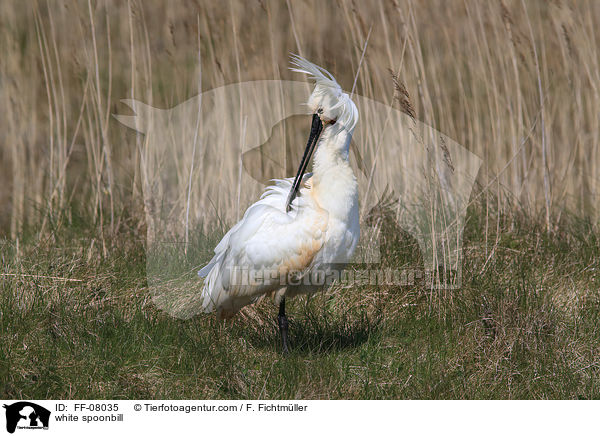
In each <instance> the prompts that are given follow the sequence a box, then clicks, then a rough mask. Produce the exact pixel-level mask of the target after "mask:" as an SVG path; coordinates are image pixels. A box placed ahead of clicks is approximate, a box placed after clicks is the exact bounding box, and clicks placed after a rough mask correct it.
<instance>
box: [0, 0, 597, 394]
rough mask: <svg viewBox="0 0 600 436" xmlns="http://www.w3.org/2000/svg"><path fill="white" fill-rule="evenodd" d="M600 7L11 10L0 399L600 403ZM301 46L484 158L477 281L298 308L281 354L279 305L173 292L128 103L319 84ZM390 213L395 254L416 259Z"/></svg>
mask: <svg viewBox="0 0 600 436" xmlns="http://www.w3.org/2000/svg"><path fill="white" fill-rule="evenodd" d="M599 20H600V3H598V2H594V1H581V2H561V1H552V2H545V1H525V2H521V1H508V0H507V1H497V2H483V1H464V2H463V1H460V2H459V1H451V2H446V1H426V2H417V1H414V2H409V1H397V2H394V1H389V2H350V1H291V0H290V1H287V2H275V1H273V2H270V1H253V2H234V1H231V2H225V3H223V2H200V1H197V2H195V1H173V2H169V3H168V4H167V3H163V2H154V1H144V2H141V1H129V2H121V1H98V2H85V1H80V2H76V1H72V2H71V1H69V2H62V1H49V2H40V1H38V2H17V1H5V2H2V3H0V53H2V55H1V57H0V102H1V104H2V107H3V109H4V110H3V114H2V116H1V117H0V184H1V185H0V186H1V188H0V204H1V205H2V208H1V209H0V237H1V238H2V239H0V245H1V247H0V254H1V258H0V268H1V269H0V274H1V275H2V276H1V277H0V329H1V330H0V335H1V336H0V397H6V398H17V397H18V398H598V397H600V385H599V383H598V381H597V380H598V375H599V374H598V372H599V366H600V361H599V357H598V356H599V351H600V338H599V335H598V329H597V325H598V321H599V312H598V309H599V306H600V298H599V293H598V282H597V281H598V275H597V272H598V268H600V261H599V255H600V253H599V251H600V250H599V248H598V247H599V236H600V233H599V232H598V228H597V223H598V212H599V210H598V204H599V202H598V195H599V194H600V191H599V190H600V168H599V165H600V155H599V149H600V146H599V138H598V136H599V134H600V129H599V127H600V125H599V123H600V122H599V118H598V114H599V113H600V95H599V92H600V90H599V88H600V68H599V62H600V58H599V54H600V53H599V51H598V44H599V39H598V36H597V28H598V24H600V23H599ZM365 47H366V48H365ZM290 52H295V53H299V54H301V55H303V56H305V57H307V58H308V59H310V60H311V61H313V62H315V63H317V64H319V65H322V66H324V67H325V68H327V69H328V70H330V71H331V72H332V73H333V74H334V75H335V76H336V78H337V80H338V81H339V82H340V83H341V84H342V86H343V87H344V88H345V89H351V88H352V86H353V83H354V80H355V77H358V79H357V82H356V93H357V94H359V95H363V96H366V97H369V98H372V99H374V100H377V101H380V102H383V103H386V104H390V105H394V106H395V107H398V108H400V109H401V110H404V111H405V112H411V111H412V112H414V115H415V117H416V119H418V120H420V121H422V122H424V123H426V124H428V125H431V126H433V127H435V128H436V129H438V130H440V131H441V132H443V133H444V134H446V135H448V136H449V137H451V138H453V139H454V140H456V141H457V142H458V143H459V144H462V145H463V146H465V147H466V148H467V149H469V150H470V151H472V152H473V153H476V154H477V155H479V156H480V157H481V158H482V159H483V161H484V163H483V166H482V168H481V169H480V172H479V178H478V187H477V188H476V189H475V191H474V193H473V195H472V197H471V205H470V207H469V210H468V213H467V227H466V230H465V239H464V251H463V256H464V258H463V260H464V262H463V286H462V288H461V289H459V290H454V291H451V292H450V291H431V290H428V289H427V288H426V287H425V286H422V284H419V283H417V284H415V285H414V286H404V287H368V286H365V287H353V288H349V289H344V288H342V287H339V286H337V287H334V288H333V289H331V290H330V291H329V292H327V293H324V294H321V295H318V296H317V297H315V298H313V299H311V300H309V301H306V300H303V299H299V300H297V301H294V302H293V303H292V304H291V305H290V306H289V309H288V310H289V314H290V316H291V335H292V337H291V339H292V346H293V352H292V354H291V355H290V356H289V357H288V358H282V356H281V355H280V354H279V343H278V337H277V334H276V329H275V322H274V316H275V308H274V307H273V306H272V305H271V304H270V302H268V301H265V302H263V303H261V304H260V305H257V306H256V307H252V308H249V309H247V310H245V311H244V312H243V313H242V314H240V316H239V317H238V318H237V319H236V320H235V322H233V323H220V322H217V321H216V320H214V319H213V317H211V316H198V317H195V318H193V319H191V320H187V321H182V320H177V319H173V318H171V317H169V316H168V315H167V314H165V313H164V312H161V311H159V310H157V309H156V307H155V306H154V305H153V304H152V302H151V301H150V298H149V295H148V292H147V283H146V278H145V267H146V259H145V251H144V248H145V247H144V244H145V237H146V222H145V219H144V202H143V195H142V178H143V177H144V173H143V171H142V170H141V168H142V166H141V163H140V157H141V149H140V145H139V142H138V141H139V138H138V137H137V136H136V134H135V133H134V132H133V131H131V130H129V129H127V128H126V127H124V126H123V125H121V124H120V123H118V122H117V121H116V120H115V119H113V118H112V116H111V114H113V113H127V110H128V109H127V108H126V107H125V106H124V105H122V104H121V103H120V100H121V99H123V98H132V97H133V98H137V99H139V100H142V101H145V102H147V103H149V104H152V105H153V106H156V107H161V108H169V107H173V106H175V105H176V104H178V103H181V102H183V101H185V100H187V99H189V98H191V97H194V96H195V95H197V94H198V92H199V90H200V89H202V90H208V89H211V88H215V87H218V86H221V85H225V84H230V83H236V82H240V81H247V80H262V79H289V80H298V76H297V75H295V74H292V73H291V72H290V71H289V70H288V65H289V63H288V62H289V53H290ZM363 53H364V57H363ZM361 57H363V61H362V64H361ZM359 64H360V71H359V74H358V76H356V73H357V70H358V69H359ZM199 82H200V83H199ZM403 87H404V88H405V89H406V91H407V94H404V93H403V92H402V89H403ZM303 133H304V132H303ZM303 136H304V135H303ZM232 165H237V162H232ZM232 173H235V171H233V172H232ZM215 176H216V177H219V175H218V174H215ZM223 183H226V184H235V183H237V181H236V180H223ZM242 201H243V202H244V203H245V204H247V203H248V202H250V201H252V199H251V198H245V199H242ZM373 219H375V220H377V222H378V225H379V226H380V231H381V244H382V247H383V249H384V250H385V252H384V254H385V256H384V258H385V262H384V263H385V265H386V266H391V267H396V268H400V267H401V268H415V269H418V268H419V267H420V266H421V265H422V259H420V258H419V254H418V253H419V250H418V247H417V244H416V242H415V241H414V240H413V239H411V238H410V237H409V236H408V235H406V234H404V233H402V232H399V231H398V229H397V228H396V227H395V226H394V224H393V223H392V222H390V221H389V220H388V219H387V217H386V216H385V214H381V216H374V217H371V220H373ZM230 224H232V223H231V222H226V223H215V230H214V232H211V233H209V234H208V235H205V236H203V237H202V238H201V239H199V250H200V251H201V252H203V253H205V256H206V259H208V258H209V257H210V250H211V248H212V247H213V246H214V244H215V242H216V241H217V240H218V238H219V236H220V235H221V234H222V232H223V231H225V230H226V228H227V226H228V225H230Z"/></svg>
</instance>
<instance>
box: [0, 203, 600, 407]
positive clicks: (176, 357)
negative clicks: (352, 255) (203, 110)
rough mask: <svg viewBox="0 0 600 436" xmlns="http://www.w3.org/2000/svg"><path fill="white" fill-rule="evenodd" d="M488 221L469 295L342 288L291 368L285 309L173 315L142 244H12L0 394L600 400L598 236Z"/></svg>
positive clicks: (398, 259) (301, 315)
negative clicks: (151, 279) (150, 285)
mask: <svg viewBox="0 0 600 436" xmlns="http://www.w3.org/2000/svg"><path fill="white" fill-rule="evenodd" d="M482 211H483V209H482V208H478V207H477V206H473V207H471V208H470V209H469V213H468V219H467V228H466V231H465V237H464V238H465V242H464V265H463V286H462V287H461V289H456V290H452V291H448V290H447V291H431V290H428V289H426V288H425V287H424V286H423V285H422V284H421V283H418V282H417V283H415V284H414V285H408V286H364V287H347V288H344V287H341V286H334V287H333V288H332V289H331V290H330V291H328V292H325V293H322V294H319V295H317V296H316V297H314V298H312V299H310V300H306V299H302V298H299V299H295V300H293V301H290V302H289V304H288V315H289V318H290V335H291V344H292V351H291V353H290V355H289V356H283V355H282V354H281V349H280V341H279V337H278V334H277V327H276V325H277V324H276V315H277V308H276V307H275V306H274V305H273V304H272V302H271V301H268V300H265V301H262V302H261V303H260V304H258V305H256V306H253V307H250V308H248V309H246V310H244V311H243V312H242V313H241V314H240V315H239V316H237V317H236V318H234V319H233V320H232V321H229V322H220V321H217V320H216V319H215V317H214V316H213V315H198V316H195V317H193V318H191V319H188V320H179V319H174V318H172V317H170V316H169V315H168V314H166V313H164V312H162V311H160V310H158V309H157V308H156V307H155V306H154V305H153V303H152V301H151V299H150V296H149V294H148V290H147V283H146V277H145V267H146V258H145V252H144V242H143V238H142V237H140V235H139V234H137V233H136V232H135V231H132V232H131V233H129V234H126V233H123V234H120V235H115V237H114V238H113V239H112V240H107V241H105V245H106V251H105V252H104V250H103V248H102V244H101V243H100V241H98V240H97V239H95V238H94V233H93V231H91V230H90V231H86V230H82V229H78V230H74V228H71V229H70V230H63V231H60V232H59V234H55V235H54V237H53V238H51V239H48V240H38V239H37V238H35V237H31V238H30V239H29V240H27V239H26V240H24V241H20V244H19V247H18V249H17V245H16V243H14V242H3V243H2V244H3V245H2V250H1V252H2V257H1V264H0V266H1V270H0V271H1V272H2V273H3V274H4V276H3V277H2V280H1V281H0V328H1V331H2V335H1V336H0V396H2V397H5V398H23V399H28V398H36V399H41V398H44V399H46V398H47V399H59V398H60V399H81V398H87V399H137V398H146V399H148V398H169V399H184V398H185V399H235V398H249V399H254V398H260V399H287V398H299V399H338V398H343V399H390V398H412V399H426V398H427V399H442V398H445V399H465V398H480V399H492V398H494V399H508V398H513V399H517V398H522V399H526V398H527V399H533V398H536V399H537V398H562V399H567V398H586V399H589V398H600V382H599V380H600V378H599V377H598V376H599V374H598V373H599V368H600V363H599V361H598V355H599V353H598V351H599V349H600V335H599V333H598V327H597V326H598V323H599V316H600V311H599V310H598V309H599V308H600V298H599V297H600V294H599V291H598V283H597V280H598V278H597V271H598V268H599V267H600V264H599V263H600V260H599V259H600V256H599V254H600V249H599V244H598V236H599V234H598V232H597V231H595V230H593V227H592V226H591V225H590V224H589V223H586V222H583V221H581V220H578V219H576V218H572V217H569V216H567V215H563V218H562V221H561V223H560V224H559V225H557V226H556V228H554V229H553V230H552V232H551V233H548V232H547V231H546V229H545V227H544V226H543V225H541V224H539V223H538V221H539V220H535V219H532V218H526V217H523V216H517V215H516V214H511V216H510V217H502V218H500V220H499V221H498V222H497V221H496V220H494V219H492V217H491V216H490V215H488V219H487V220H486V216H485V213H483V212H482ZM486 225H487V228H488V229H496V231H495V232H494V231H493V230H490V231H488V232H483V231H482V229H483V228H484V227H485V226H486ZM486 234H487V238H486V237H485V235H486ZM384 237H385V238H387V239H386V240H385V243H384V244H383V246H384V249H385V250H387V252H386V253H385V254H386V255H385V256H384V257H385V258H386V262H387V263H388V264H389V265H391V266H396V267H409V268H418V267H419V264H420V262H421V260H420V259H419V257H418V250H417V244H416V242H415V241H414V240H412V239H411V238H410V237H408V236H406V235H404V234H402V233H398V234H396V235H387V236H386V235H384ZM207 244H208V242H207ZM206 256H207V258H209V256H210V253H209V247H208V245H207V247H206ZM9 274H16V275H9ZM67 279H69V280H67Z"/></svg>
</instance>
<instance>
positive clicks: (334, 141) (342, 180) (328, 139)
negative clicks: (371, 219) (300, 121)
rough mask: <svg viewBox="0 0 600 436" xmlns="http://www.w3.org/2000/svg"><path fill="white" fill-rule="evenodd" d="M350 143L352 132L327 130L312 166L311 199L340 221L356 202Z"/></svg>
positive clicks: (356, 187) (340, 128)
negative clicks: (313, 196)
mask: <svg viewBox="0 0 600 436" xmlns="http://www.w3.org/2000/svg"><path fill="white" fill-rule="evenodd" d="M351 139H352V132H351V131H348V130H346V129H344V128H343V127H342V126H337V125H335V124H334V125H330V126H327V127H326V128H325V129H324V131H323V134H322V135H321V139H320V140H319V144H318V146H317V150H316V151H315V158H314V163H313V189H314V195H315V199H316V200H317V201H318V202H319V204H320V206H321V207H322V208H324V209H326V210H327V211H328V212H329V213H330V214H334V215H335V216H337V217H338V218H340V219H345V218H346V217H347V215H348V214H349V213H350V212H351V209H352V208H353V207H354V206H355V203H356V206H357V202H358V184H357V182H356V177H355V176H354V173H353V171H352V168H351V167H350V162H349V161H348V155H349V149H350V141H351Z"/></svg>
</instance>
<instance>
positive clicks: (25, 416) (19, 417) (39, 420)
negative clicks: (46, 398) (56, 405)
mask: <svg viewBox="0 0 600 436" xmlns="http://www.w3.org/2000/svg"><path fill="white" fill-rule="evenodd" d="M3 407H4V408H5V409H6V431H8V432H9V433H14V432H15V430H16V429H27V430H35V429H44V430H47V429H48V424H49V423H50V411H49V410H48V409H45V408H44V407H42V406H38V405H37V404H35V403H31V402H29V401H19V402H17V403H13V404H10V405H7V404H5V405H4V406H3Z"/></svg>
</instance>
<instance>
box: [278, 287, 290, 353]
mask: <svg viewBox="0 0 600 436" xmlns="http://www.w3.org/2000/svg"><path fill="white" fill-rule="evenodd" d="M277 322H278V324H279V333H280V334H281V345H282V346H283V354H287V353H289V347H288V319H287V316H285V297H283V298H282V299H281V303H279V315H278V316H277Z"/></svg>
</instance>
